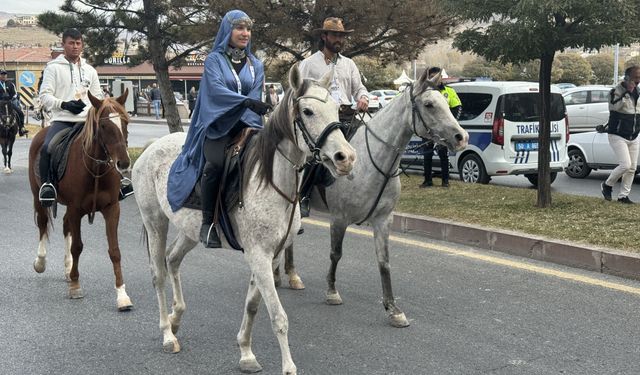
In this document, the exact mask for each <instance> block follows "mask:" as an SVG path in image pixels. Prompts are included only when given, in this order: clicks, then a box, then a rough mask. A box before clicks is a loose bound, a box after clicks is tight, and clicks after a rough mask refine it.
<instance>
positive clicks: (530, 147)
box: [516, 141, 538, 151]
mask: <svg viewBox="0 0 640 375" xmlns="http://www.w3.org/2000/svg"><path fill="white" fill-rule="evenodd" d="M537 150H538V142H537V141H525V142H516V151H537Z"/></svg>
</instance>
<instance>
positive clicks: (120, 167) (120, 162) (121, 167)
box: [116, 160, 130, 170]
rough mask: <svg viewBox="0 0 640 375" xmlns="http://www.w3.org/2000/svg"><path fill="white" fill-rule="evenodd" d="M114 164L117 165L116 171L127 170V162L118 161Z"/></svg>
mask: <svg viewBox="0 0 640 375" xmlns="http://www.w3.org/2000/svg"><path fill="white" fill-rule="evenodd" d="M116 164H117V165H118V169H120V170H123V169H127V168H129V164H130V163H129V162H128V161H123V160H118V162H117V163H116Z"/></svg>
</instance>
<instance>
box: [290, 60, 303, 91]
mask: <svg viewBox="0 0 640 375" xmlns="http://www.w3.org/2000/svg"><path fill="white" fill-rule="evenodd" d="M289 86H291V88H292V89H293V91H294V92H297V91H298V89H299V88H300V87H301V86H302V75H300V70H299V69H298V63H295V64H293V66H292V67H291V69H289Z"/></svg>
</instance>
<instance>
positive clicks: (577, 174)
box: [564, 131, 640, 178]
mask: <svg viewBox="0 0 640 375" xmlns="http://www.w3.org/2000/svg"><path fill="white" fill-rule="evenodd" d="M567 150H568V151H567V153H568V156H569V164H568V165H567V168H566V169H565V171H564V172H565V173H566V174H567V176H569V177H573V178H585V177H587V176H588V175H589V173H591V171H592V170H594V169H613V168H615V167H616V166H618V159H617V158H616V155H615V154H614V153H613V150H612V149H611V146H609V137H608V134H607V133H598V132H595V131H593V132H586V133H580V134H572V135H571V137H570V138H569V143H568V145H567ZM638 159H639V163H638V165H640V156H639V157H638ZM638 172H640V171H638V170H636V173H638Z"/></svg>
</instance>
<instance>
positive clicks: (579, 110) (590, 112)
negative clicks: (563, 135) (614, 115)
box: [562, 85, 613, 133]
mask: <svg viewBox="0 0 640 375" xmlns="http://www.w3.org/2000/svg"><path fill="white" fill-rule="evenodd" d="M612 88H613V87H612V86H603V85H600V86H579V87H576V88H572V89H569V90H567V91H565V92H564V93H563V94H562V97H563V98H564V104H565V105H566V106H567V119H568V121H569V131H570V132H571V133H581V132H588V131H593V130H595V128H596V126H598V125H602V124H606V123H607V121H608V120H609V94H610V92H611V89H612Z"/></svg>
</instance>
